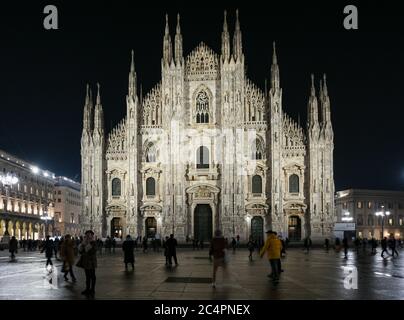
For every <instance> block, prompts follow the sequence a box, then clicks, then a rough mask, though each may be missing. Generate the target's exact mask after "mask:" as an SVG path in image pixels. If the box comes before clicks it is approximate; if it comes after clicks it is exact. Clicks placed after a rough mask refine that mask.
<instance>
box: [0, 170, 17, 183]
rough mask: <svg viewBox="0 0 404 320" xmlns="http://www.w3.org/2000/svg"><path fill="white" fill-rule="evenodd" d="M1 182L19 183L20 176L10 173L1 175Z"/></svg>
mask: <svg viewBox="0 0 404 320" xmlns="http://www.w3.org/2000/svg"><path fill="white" fill-rule="evenodd" d="M0 182H1V183H2V184H4V185H13V184H16V183H18V178H17V177H16V176H12V175H11V174H9V173H8V174H7V175H5V176H0Z"/></svg>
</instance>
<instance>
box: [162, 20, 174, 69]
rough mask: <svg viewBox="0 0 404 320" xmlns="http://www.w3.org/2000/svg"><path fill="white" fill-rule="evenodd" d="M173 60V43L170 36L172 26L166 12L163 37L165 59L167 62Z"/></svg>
mask: <svg viewBox="0 0 404 320" xmlns="http://www.w3.org/2000/svg"><path fill="white" fill-rule="evenodd" d="M171 60H172V43H171V37H170V27H169V25H168V14H166V28H165V34H164V39H163V61H164V63H165V64H170V63H171Z"/></svg>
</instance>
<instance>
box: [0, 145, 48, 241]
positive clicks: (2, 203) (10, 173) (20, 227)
mask: <svg viewBox="0 0 404 320" xmlns="http://www.w3.org/2000/svg"><path fill="white" fill-rule="evenodd" d="M54 178H55V175H54V174H53V173H52V172H50V171H48V170H43V169H40V168H39V167H38V166H36V165H34V164H32V163H29V162H27V161H25V160H22V159H19V158H17V157H15V156H13V155H11V154H9V153H7V152H5V151H3V150H0V238H3V237H4V236H6V238H7V237H10V236H16V238H17V239H23V238H24V239H38V238H44V237H45V235H46V234H50V235H52V234H53V226H54V225H53V216H54V183H55V180H54Z"/></svg>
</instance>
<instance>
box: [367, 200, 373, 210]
mask: <svg viewBox="0 0 404 320" xmlns="http://www.w3.org/2000/svg"><path fill="white" fill-rule="evenodd" d="M371 208H372V202H370V201H369V202H368V209H371Z"/></svg>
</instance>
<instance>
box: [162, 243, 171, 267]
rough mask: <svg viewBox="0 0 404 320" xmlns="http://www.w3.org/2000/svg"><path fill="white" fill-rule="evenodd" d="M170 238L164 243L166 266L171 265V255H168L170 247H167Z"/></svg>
mask: <svg viewBox="0 0 404 320" xmlns="http://www.w3.org/2000/svg"><path fill="white" fill-rule="evenodd" d="M168 239H169V237H167V236H166V238H165V240H164V241H163V247H164V256H165V257H166V266H168V265H169V262H170V260H169V254H168V247H167V240H168Z"/></svg>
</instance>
